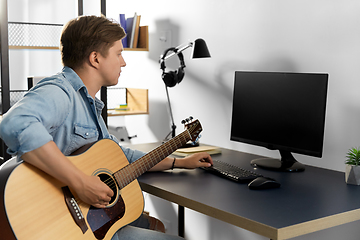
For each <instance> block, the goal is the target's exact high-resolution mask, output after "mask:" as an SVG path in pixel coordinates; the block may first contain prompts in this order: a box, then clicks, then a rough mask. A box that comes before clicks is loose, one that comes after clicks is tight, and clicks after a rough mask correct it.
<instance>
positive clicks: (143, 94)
mask: <svg viewBox="0 0 360 240" xmlns="http://www.w3.org/2000/svg"><path fill="white" fill-rule="evenodd" d="M110 89H111V88H108V91H111V90H110ZM126 104H127V110H116V109H108V110H107V114H108V116H109V117H111V116H124V115H137V114H149V95H148V90H147V89H138V88H126Z"/></svg>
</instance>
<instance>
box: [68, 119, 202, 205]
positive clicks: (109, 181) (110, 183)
mask: <svg viewBox="0 0 360 240" xmlns="http://www.w3.org/2000/svg"><path fill="white" fill-rule="evenodd" d="M197 125H198V123H197V124H193V125H192V126H191V127H190V128H189V129H187V131H184V132H182V133H181V134H179V135H178V138H179V140H181V137H183V138H184V143H186V141H188V140H187V138H186V136H185V134H184V133H189V132H192V131H193V130H194V128H195V127H196V126H197ZM189 135H190V138H191V134H190V133H189ZM176 140H178V139H177V138H176V137H175V138H174V141H173V142H174V143H173V142H172V141H168V142H166V143H168V144H167V145H170V147H173V148H175V149H176V148H178V146H177V145H176ZM166 143H164V144H163V145H164V146H163V147H162V145H161V146H159V147H158V148H157V149H155V150H154V151H153V152H154V153H153V154H155V153H157V155H158V159H159V158H162V156H164V157H163V158H165V156H168V155H170V154H171V153H172V152H170V153H169V152H168V151H167V152H166V154H167V155H166V154H164V153H163V150H162V149H163V148H165V149H166V150H168V148H167V147H166V146H165V145H166ZM179 143H180V144H182V143H183V142H182V141H180V142H179ZM173 148H172V149H173ZM159 151H161V155H160V154H159ZM150 155H152V154H151V153H150ZM149 162H152V163H153V164H155V162H153V160H152V159H151V158H149V157H148V160H144V163H147V164H149ZM134 163H135V162H134ZM131 165H132V164H129V165H126V166H125V167H124V168H126V170H128V168H129V167H128V166H131ZM149 166H151V164H150V165H149ZM153 166H154V165H153ZM139 167H142V166H139ZM139 167H138V168H135V170H134V171H136V170H138V169H139ZM124 168H122V169H121V170H123V169H124ZM121 170H119V171H118V172H117V173H120V172H121ZM114 175H115V174H113V177H114V179H113V178H112V177H110V178H108V179H106V180H105V181H103V182H104V183H105V184H106V185H107V186H109V187H110V188H111V189H113V188H115V187H116V182H115V181H116V180H117V179H116V176H114ZM126 175H127V177H129V180H130V181H129V180H127V181H125V183H126V185H128V184H129V183H130V182H132V181H133V180H135V179H132V178H131V177H132V176H130V175H132V173H130V172H128V174H126ZM140 175H141V174H140ZM119 185H120V184H119ZM121 185H123V184H121ZM126 185H124V186H122V188H123V187H125V186H126ZM74 199H75V201H76V202H77V203H78V204H81V203H84V201H82V200H81V199H79V198H74Z"/></svg>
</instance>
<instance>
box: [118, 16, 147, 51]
mask: <svg viewBox="0 0 360 240" xmlns="http://www.w3.org/2000/svg"><path fill="white" fill-rule="evenodd" d="M140 19H141V15H138V14H137V13H135V14H134V16H133V17H128V18H126V17H125V14H122V13H120V14H119V23H120V26H122V27H123V28H124V30H125V33H126V37H125V38H123V39H122V44H123V47H124V48H148V38H149V32H148V31H149V28H148V26H140Z"/></svg>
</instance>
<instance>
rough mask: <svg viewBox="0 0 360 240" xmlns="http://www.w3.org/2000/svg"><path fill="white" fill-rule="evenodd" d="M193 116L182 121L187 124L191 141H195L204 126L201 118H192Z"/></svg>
mask: <svg viewBox="0 0 360 240" xmlns="http://www.w3.org/2000/svg"><path fill="white" fill-rule="evenodd" d="M192 119H193V117H189V118H187V119H186V120H182V121H181V123H183V124H184V125H185V128H186V129H187V130H188V132H189V133H190V136H191V141H193V142H195V141H196V140H197V138H198V137H199V134H200V132H201V131H202V126H201V123H200V121H199V120H197V119H196V120H192Z"/></svg>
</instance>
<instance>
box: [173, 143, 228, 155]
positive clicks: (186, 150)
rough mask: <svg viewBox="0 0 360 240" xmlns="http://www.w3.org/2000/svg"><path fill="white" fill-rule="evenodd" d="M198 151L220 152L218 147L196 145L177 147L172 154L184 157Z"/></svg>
mask: <svg viewBox="0 0 360 240" xmlns="http://www.w3.org/2000/svg"><path fill="white" fill-rule="evenodd" d="M199 152H207V153H208V154H210V155H214V154H219V153H221V149H220V148H219V147H214V146H207V145H201V146H198V147H188V148H179V149H177V150H176V151H175V152H173V153H172V154H173V155H176V156H180V157H186V156H188V155H191V154H194V153H199Z"/></svg>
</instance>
